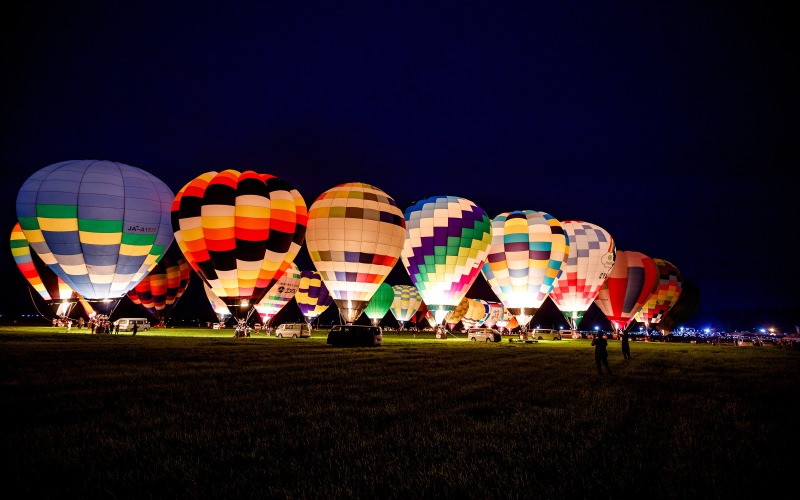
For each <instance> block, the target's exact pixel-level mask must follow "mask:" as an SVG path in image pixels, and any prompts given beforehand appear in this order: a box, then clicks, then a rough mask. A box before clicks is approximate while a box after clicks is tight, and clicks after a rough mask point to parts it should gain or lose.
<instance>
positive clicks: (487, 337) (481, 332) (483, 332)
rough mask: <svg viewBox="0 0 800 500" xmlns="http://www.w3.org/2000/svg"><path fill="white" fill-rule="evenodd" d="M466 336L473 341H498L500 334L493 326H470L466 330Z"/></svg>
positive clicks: (500, 337) (500, 338)
mask: <svg viewBox="0 0 800 500" xmlns="http://www.w3.org/2000/svg"><path fill="white" fill-rule="evenodd" d="M467 338H468V339H469V340H471V341H473V342H477V341H479V340H480V341H481V342H500V341H501V340H502V335H500V332H498V331H497V330H495V329H494V328H470V329H469V330H467Z"/></svg>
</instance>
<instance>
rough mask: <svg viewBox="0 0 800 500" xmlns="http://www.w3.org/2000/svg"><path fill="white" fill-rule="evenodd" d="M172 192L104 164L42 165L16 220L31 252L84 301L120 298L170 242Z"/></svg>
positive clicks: (137, 173)
mask: <svg viewBox="0 0 800 500" xmlns="http://www.w3.org/2000/svg"><path fill="white" fill-rule="evenodd" d="M172 200H173V194H172V191H170V189H169V188H168V187H167V185H166V184H164V183H163V182H162V181H161V180H159V179H158V178H156V177H155V176H153V175H152V174H150V173H148V172H145V171H144V170H141V169H139V168H136V167H132V166H130V165H125V164H123V163H117V162H111V161H94V160H76V161H65V162H61V163H56V164H53V165H49V166H47V167H44V168H43V169H41V170H39V171H38V172H36V173H34V174H33V175H32V176H30V177H29V178H28V180H26V181H25V183H24V184H23V185H22V187H21V188H20V190H19V193H18V195H17V204H16V206H17V218H18V219H19V223H20V226H21V227H22V231H23V232H24V233H25V237H26V238H27V240H28V242H29V243H30V245H31V248H33V250H34V251H35V252H36V253H37V254H38V255H39V257H41V259H42V260H43V261H44V263H45V264H47V265H48V266H49V267H50V268H51V269H52V270H53V272H54V273H55V274H56V275H58V276H59V277H60V278H61V279H62V280H64V281H65V282H66V283H67V284H68V285H69V286H70V288H72V289H73V290H74V291H76V292H77V293H79V294H80V295H82V296H83V297H85V298H87V299H116V300H117V301H118V299H119V298H121V297H122V296H124V295H125V294H126V293H127V292H128V291H129V290H130V289H131V288H133V287H134V286H136V284H137V283H138V282H139V281H141V280H142V279H143V278H144V276H145V275H146V274H147V273H148V272H149V271H150V270H152V269H153V267H155V265H156V263H157V262H158V260H159V259H160V258H161V256H162V255H163V253H164V252H165V251H166V249H167V248H168V247H169V245H170V244H171V243H172V240H173V236H172V226H171V225H170V218H169V206H170V203H171V202H172Z"/></svg>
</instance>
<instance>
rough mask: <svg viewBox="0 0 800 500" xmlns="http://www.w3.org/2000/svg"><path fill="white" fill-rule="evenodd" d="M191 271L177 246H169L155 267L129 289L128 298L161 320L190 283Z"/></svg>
mask: <svg viewBox="0 0 800 500" xmlns="http://www.w3.org/2000/svg"><path fill="white" fill-rule="evenodd" d="M191 273H192V269H191V267H190V266H189V263H188V262H186V259H184V258H183V255H181V252H180V250H178V248H177V246H170V247H169V250H167V253H166V254H165V255H164V256H163V257H162V258H161V260H160V261H158V264H156V267H154V268H153V270H152V271H150V272H149V273H147V276H145V277H144V279H143V280H142V281H140V282H139V283H138V284H137V285H136V286H135V287H133V289H132V290H130V291H129V292H128V298H129V299H131V301H133V303H134V304H136V305H138V306H139V307H141V308H142V309H144V310H145V311H147V312H148V313H150V314H152V315H153V316H154V317H156V318H158V320H159V322H160V323H164V322H165V321H166V319H167V316H169V313H170V312H172V309H173V308H174V307H175V305H176V304H177V303H178V299H180V298H181V296H182V295H183V292H185V291H186V288H187V287H188V286H189V280H190V278H191Z"/></svg>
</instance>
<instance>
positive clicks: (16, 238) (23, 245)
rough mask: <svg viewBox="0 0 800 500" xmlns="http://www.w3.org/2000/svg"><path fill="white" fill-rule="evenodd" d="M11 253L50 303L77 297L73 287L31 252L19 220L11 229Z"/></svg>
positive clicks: (33, 284) (23, 273) (29, 281)
mask: <svg viewBox="0 0 800 500" xmlns="http://www.w3.org/2000/svg"><path fill="white" fill-rule="evenodd" d="M11 255H12V257H14V262H15V263H16V264H17V267H18V268H19V270H20V271H21V272H22V275H23V276H25V279H26V280H28V283H30V285H31V286H32V287H33V289H34V290H36V292H37V293H38V294H39V295H41V297H42V298H43V299H44V300H45V302H46V303H47V304H48V305H55V304H59V303H61V302H62V301H64V300H70V299H75V298H76V294H75V292H74V291H73V290H72V288H70V287H69V285H67V284H66V283H64V280H62V279H61V278H59V277H58V276H57V275H56V273H54V272H53V271H52V270H51V269H50V268H48V267H47V266H46V265H45V263H44V262H42V259H40V258H39V256H38V255H36V254H35V253H32V252H31V247H30V245H28V240H27V239H26V238H25V233H23V232H22V228H21V227H20V226H19V222H17V223H16V224H14V227H13V229H11Z"/></svg>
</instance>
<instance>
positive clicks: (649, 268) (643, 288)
mask: <svg viewBox="0 0 800 500" xmlns="http://www.w3.org/2000/svg"><path fill="white" fill-rule="evenodd" d="M656 285H658V270H657V268H656V264H655V262H653V259H651V258H650V257H648V256H646V255H644V254H643V253H640V252H632V251H624V250H618V251H617V258H616V261H615V262H614V267H612V268H611V273H609V276H608V279H607V280H606V282H605V283H604V284H603V286H602V288H600V291H599V292H598V293H597V298H595V300H594V303H595V304H597V307H599V308H600V310H601V311H602V312H603V314H605V315H606V318H608V321H609V322H611V325H612V326H613V327H614V328H615V329H616V330H617V331H619V332H622V331H624V330H625V329H626V328H627V327H628V325H630V324H631V323H632V322H633V318H634V316H636V313H638V312H639V309H641V308H642V306H644V305H645V303H647V301H648V300H649V299H650V296H651V295H652V294H653V292H655V289H656Z"/></svg>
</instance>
